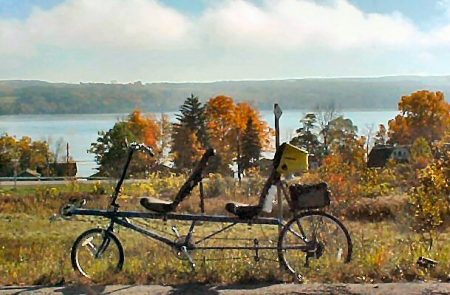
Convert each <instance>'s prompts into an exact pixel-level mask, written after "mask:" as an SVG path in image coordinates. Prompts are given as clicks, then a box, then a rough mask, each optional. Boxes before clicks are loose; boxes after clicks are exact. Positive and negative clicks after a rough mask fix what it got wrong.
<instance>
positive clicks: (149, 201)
mask: <svg viewBox="0 0 450 295" xmlns="http://www.w3.org/2000/svg"><path fill="white" fill-rule="evenodd" d="M140 203H141V205H142V206H143V207H144V208H145V209H147V210H150V211H154V212H158V213H167V212H170V211H172V210H173V202H172V201H166V200H161V199H158V198H154V197H143V198H141V200H140Z"/></svg>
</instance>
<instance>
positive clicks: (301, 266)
mask: <svg viewBox="0 0 450 295" xmlns="http://www.w3.org/2000/svg"><path fill="white" fill-rule="evenodd" d="M351 256H352V241H351V238H350V234H349V233H348V231H347V229H346V228H345V226H344V225H343V224H342V223H341V222H340V221H339V220H338V219H337V218H336V217H334V216H332V215H330V214H327V213H325V212H320V211H308V212H304V213H301V214H300V215H298V216H296V217H294V218H292V219H291V220H290V221H289V222H288V223H287V224H286V225H285V226H284V227H283V229H282V230H281V232H280V236H279V239H278V259H279V261H280V263H281V265H282V266H284V267H285V269H286V270H288V271H289V272H290V273H292V274H293V275H295V276H297V277H301V275H302V273H303V272H304V271H305V270H306V269H307V268H311V269H314V270H320V269H323V268H330V267H335V266H336V265H338V264H343V263H348V262H350V260H351Z"/></svg>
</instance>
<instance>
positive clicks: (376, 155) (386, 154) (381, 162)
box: [367, 146, 394, 168]
mask: <svg viewBox="0 0 450 295" xmlns="http://www.w3.org/2000/svg"><path fill="white" fill-rule="evenodd" d="M393 151H394V147H392V146H374V147H373V148H372V150H371V151H370V153H369V157H368V159H367V167H369V168H377V167H378V168H380V167H384V166H385V165H386V163H387V161H388V159H389V158H390V156H391V154H392V152H393Z"/></svg>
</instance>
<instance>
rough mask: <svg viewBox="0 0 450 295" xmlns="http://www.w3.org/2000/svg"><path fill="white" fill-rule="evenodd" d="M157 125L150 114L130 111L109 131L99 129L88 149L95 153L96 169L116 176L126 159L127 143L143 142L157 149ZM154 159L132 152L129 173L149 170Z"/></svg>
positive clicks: (135, 173)
mask: <svg viewBox="0 0 450 295" xmlns="http://www.w3.org/2000/svg"><path fill="white" fill-rule="evenodd" d="M160 135H161V129H160V124H159V123H158V122H157V121H156V120H155V118H154V117H153V116H144V115H143V114H142V113H141V112H140V111H137V110H136V111H133V112H132V113H131V114H130V115H129V116H128V117H127V118H126V119H125V120H123V121H119V122H117V123H116V124H114V127H113V128H111V129H110V130H109V131H106V132H105V131H100V132H99V136H98V138H97V142H95V143H92V144H91V148H90V150H89V152H91V153H94V154H95V160H96V161H97V163H98V164H99V166H100V167H99V171H100V173H103V174H105V175H110V176H119V175H120V173H121V172H122V169H123V165H124V163H125V160H126V158H127V152H128V145H127V142H128V143H131V142H139V143H145V144H146V145H148V146H150V147H151V148H153V149H154V151H155V152H156V153H158V152H159V150H160V149H159V146H158V143H159V139H160ZM154 162H155V159H153V158H150V157H148V156H147V155H144V154H143V153H136V154H135V156H134V160H133V161H132V162H131V165H130V168H129V174H132V175H142V174H145V173H146V172H148V171H149V168H150V166H151V165H152V164H153V163H154Z"/></svg>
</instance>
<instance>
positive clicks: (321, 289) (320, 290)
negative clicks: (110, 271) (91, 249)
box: [0, 283, 450, 295]
mask: <svg viewBox="0 0 450 295" xmlns="http://www.w3.org/2000/svg"><path fill="white" fill-rule="evenodd" d="M0 294H64V295H70V294H89V295H93V294H115V295H116V294H117V295H119V294H124V295H134V294H160V295H165V294H170V295H175V294H244V295H245V294H246V295H250V294H302V295H319V294H320V295H322V294H336V295H337V294H343V295H352V294H377V295H378V294H399V295H400V294H401V295H407V294H414V295H416V294H417V295H419V294H426V295H437V294H450V284H449V283H390V284H365V285H363V284H304V285H296V284H276V285H265V284H257V285H228V286H212V285H200V284H185V285H178V286H160V285H146V286H129V285H128V286H127V285H114V286H106V287H105V286H61V287H41V286H3V287H1V286H0Z"/></svg>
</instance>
